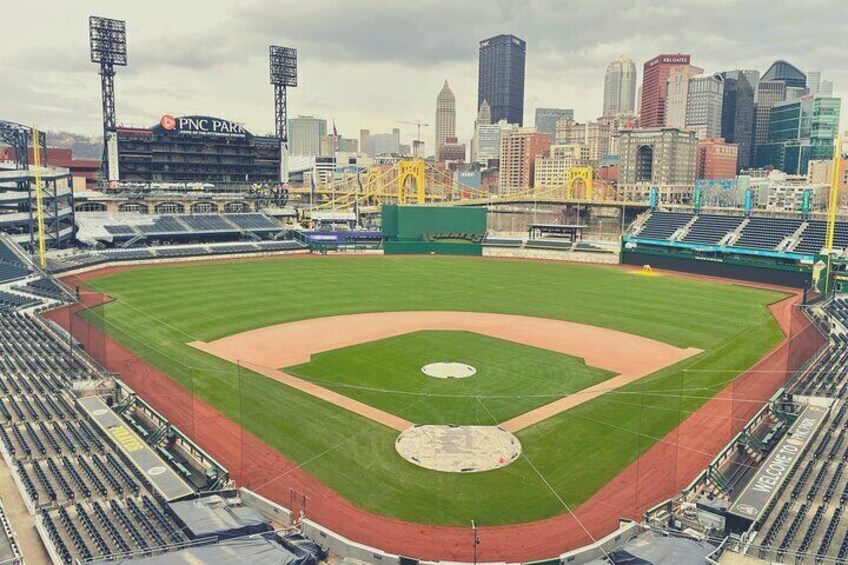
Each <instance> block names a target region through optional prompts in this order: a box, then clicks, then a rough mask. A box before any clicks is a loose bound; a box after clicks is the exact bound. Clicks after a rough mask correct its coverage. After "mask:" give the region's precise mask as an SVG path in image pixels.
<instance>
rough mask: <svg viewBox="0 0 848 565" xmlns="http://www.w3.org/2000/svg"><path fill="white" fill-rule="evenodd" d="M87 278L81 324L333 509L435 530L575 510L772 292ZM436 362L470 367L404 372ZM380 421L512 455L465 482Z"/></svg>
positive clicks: (735, 356) (751, 342) (659, 283)
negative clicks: (481, 435)
mask: <svg viewBox="0 0 848 565" xmlns="http://www.w3.org/2000/svg"><path fill="white" fill-rule="evenodd" d="M87 284H88V285H89V286H90V287H91V288H92V289H94V290H97V291H99V292H103V293H106V294H108V295H109V296H110V297H112V298H114V301H112V302H109V303H107V304H104V305H103V306H100V307H98V308H97V309H95V310H93V311H91V312H88V313H87V316H88V318H89V319H90V320H91V321H92V322H94V323H96V324H97V325H99V326H100V327H101V328H104V329H105V330H106V332H107V333H108V334H109V335H110V336H111V337H112V338H113V339H115V340H116V341H118V342H119V343H121V344H123V345H124V346H126V347H128V348H130V349H132V350H133V351H134V352H135V353H136V354H137V355H138V356H139V357H141V358H142V359H144V360H145V361H147V362H148V363H150V364H151V365H153V366H155V367H156V368H158V369H159V370H161V371H163V372H165V373H167V374H168V375H170V376H171V377H172V378H173V379H175V380H176V381H178V382H179V383H181V384H182V385H183V386H184V387H186V389H187V390H190V391H191V392H192V393H193V394H195V395H196V396H197V397H198V398H200V399H202V400H204V401H205V402H208V403H209V404H211V405H212V406H214V407H215V408H217V409H218V410H220V411H221V412H222V413H224V414H225V415H227V416H228V417H230V418H231V419H232V420H234V421H236V422H238V423H240V424H241V425H242V426H243V427H244V428H245V429H246V430H247V431H249V432H250V433H252V434H254V435H255V436H257V437H259V438H260V439H262V440H263V441H264V442H266V443H267V444H268V445H270V446H271V447H273V448H274V449H276V450H277V451H279V452H280V453H281V454H282V455H284V456H285V457H286V458H288V459H290V460H291V461H294V462H296V463H297V464H298V465H299V466H300V468H301V469H303V470H305V471H307V472H308V473H310V474H312V475H313V476H314V477H316V478H317V479H319V480H320V481H321V482H323V483H324V484H325V485H327V486H328V487H330V488H331V489H333V490H334V491H336V492H337V493H339V494H340V495H341V496H343V497H344V498H346V499H347V500H349V501H350V502H351V503H353V504H355V505H357V506H359V507H361V508H364V509H367V510H370V511H372V512H375V513H378V514H382V515H385V516H390V517H394V518H399V519H402V520H407V521H413V522H420V523H426V524H442V525H458V524H466V523H467V522H468V521H469V520H470V519H475V520H477V521H478V522H479V523H482V524H488V525H495V524H513V523H523V522H529V521H533V520H541V519H544V518H549V517H552V516H555V515H558V514H562V513H564V512H567V511H568V510H569V509H570V508H574V507H575V506H576V505H579V504H580V503H581V502H583V501H585V500H587V499H588V498H589V497H590V496H592V495H593V494H594V493H596V492H597V491H598V490H599V489H600V488H601V487H603V485H605V484H606V483H607V482H609V481H610V480H611V479H612V478H613V477H615V476H616V475H617V474H618V473H620V472H621V471H622V470H623V469H624V468H625V467H627V466H628V465H629V464H630V463H632V462H633V461H634V460H635V459H636V458H637V457H638V456H639V455H640V454H641V453H644V452H645V451H647V450H648V449H649V448H650V447H651V446H652V445H653V444H654V443H655V442H656V441H657V440H658V439H659V438H662V437H663V436H665V435H666V434H667V433H668V432H669V431H670V430H672V429H674V428H675V427H676V426H677V425H679V424H680V422H682V421H683V420H684V419H685V417H686V416H687V415H688V414H690V413H692V412H693V411H694V410H696V409H697V408H698V407H700V406H701V405H702V404H704V403H705V402H706V401H707V400H708V399H709V398H711V397H713V396H714V395H715V394H716V393H717V392H718V391H719V390H721V389H722V388H724V387H725V386H726V385H727V384H728V383H729V382H731V381H732V380H733V378H734V377H735V376H737V375H738V374H740V373H742V372H743V371H745V370H746V369H748V368H749V367H751V366H752V365H753V364H754V363H755V362H756V361H757V360H758V359H760V358H761V357H763V355H764V354H765V353H766V352H768V351H769V350H770V349H771V348H773V347H774V346H775V345H776V344H777V343H778V342H779V341H780V340H781V339H782V337H783V334H782V332H781V330H780V328H779V327H778V325H777V324H776V322H775V320H774V318H773V317H772V315H771V314H770V312H769V310H768V308H767V306H768V305H769V304H772V303H774V302H776V301H777V300H780V299H782V298H784V297H785V295H784V294H782V293H779V292H775V291H769V290H763V289H757V288H751V287H747V286H737V285H730V284H724V283H716V282H710V281H704V280H695V279H687V278H680V277H675V276H667V275H656V276H644V275H642V274H639V273H635V272H633V271H629V270H626V269H620V268H612V267H596V266H581V265H571V264H555V263H544V262H528V261H513V260H492V259H485V260H483V259H466V258H449V257H315V256H298V257H288V258H279V259H264V260H263V259H259V260H250V261H235V262H233V261H229V262H220V263H208V264H207V263H204V264H190V263H188V264H181V265H174V266H168V267H164V268H160V267H152V268H150V267H139V268H134V269H130V270H125V271H122V272H118V273H114V274H109V275H106V276H103V277H101V278H95V279H93V280H90V281H88V282H87ZM378 313H386V314H387V315H388V313H393V314H392V315H391V316H389V317H388V318H386V317H385V316H384V317H377V318H374V317H369V316H375V315H377V314H378ZM416 313H419V314H420V318H421V319H418V316H417V315H416ZM425 313H427V315H432V316H431V317H432V321H431V322H430V321H427V320H429V318H427V316H425ZM433 313H436V314H438V313H449V314H450V316H445V317H444V319H442V318H439V317H438V316H437V315H435V314H433ZM484 314H485V315H503V316H505V317H503V318H485V319H484V318H482V317H481V316H482V315H484ZM366 315H367V316H366ZM433 316H435V317H433ZM316 320H325V322H324V323H323V324H322V325H320V326H313V327H311V329H310V327H308V326H303V325H298V324H307V323H310V321H316ZM416 320H417V321H416ZM532 320H539V322H538V323H536V322H533V321H532ZM555 322H556V323H559V322H562V323H568V324H570V325H567V326H566V325H563V326H552V325H550V324H552V323H555ZM560 327H562V328H563V329H561V330H560V329H558V328H560ZM525 328H526V331H524V330H525ZM307 330H308V332H312V333H310V334H309V335H310V336H311V337H310V339H311V340H312V341H311V342H310V343H305V342H304V343H301V342H300V341H298V339H300V338H298V337H297V336H298V335H301V333H303V332H306V331H307ZM298 332H301V333H298ZM524 334H528V335H529V334H532V336H533V337H532V338H529V337H528V338H525V337H522V336H523V335H524ZM552 334H553V335H554V337H556V336H558V335H559V334H562V336H564V337H562V336H561V337H562V339H561V340H560V341H562V343H560V341H556V340H551V339H549V337H550V336H551V335H552ZM292 336H295V337H292ZM357 336H359V337H357ZM362 336H366V337H362ZM569 339H570V340H571V341H568V340H569ZM192 344H194V345H192ZM197 344H205V345H204V346H205V347H206V350H201V349H199V348H198V346H197ZM315 344H320V345H315ZM216 347H217V349H215V348H216ZM234 347H241V348H243V349H244V351H245V354H244V357H241V355H240V354H239V353H238V352H236V353H233V351H234V349H233V348H234ZM251 348H252V349H251ZM652 348H654V349H652ZM210 351H212V352H211V353H210ZM251 351H252V353H251ZM654 351H657V352H667V353H668V359H670V360H672V361H669V362H668V364H667V365H665V366H664V367H662V368H660V369H659V370H656V371H652V372H650V373H648V372H646V371H649V370H650V369H647V368H645V369H644V370H643V371H641V372H638V371H636V372H632V374H629V376H628V371H627V370H626V367H625V365H624V362H625V361H627V359H631V360H632V364H633V365H639V364H640V363H644V362H645V360H646V358H648V359H647V360H648V361H650V358H655V357H657V355H659V353H657V355H655V354H654ZM628 356H629V357H628ZM301 357H303V358H301ZM242 359H244V361H245V362H244V363H241V362H240V363H239V366H237V365H236V364H235V363H234V362H233V361H234V360H242ZM674 360H676V361H674ZM440 361H451V362H461V363H465V364H468V365H470V366H473V367H474V368H475V369H476V371H477V372H476V374H475V375H474V376H472V377H469V378H465V379H435V378H431V377H428V376H427V375H424V374H423V373H422V372H421V368H422V366H424V365H427V364H428V363H434V362H440ZM644 367H650V365H644ZM644 367H643V368H644ZM528 414H529V415H530V416H529V417H528ZM391 422H402V423H404V422H405V423H409V424H411V425H416V424H452V425H494V424H502V425H503V426H504V427H506V428H508V429H510V431H512V432H513V433H514V434H515V437H516V438H518V440H519V441H520V443H521V457H519V458H518V459H516V460H515V461H514V462H513V463H511V464H509V465H507V466H504V467H503V468H499V469H496V470H492V471H486V472H480V473H445V472H439V471H432V470H428V469H424V468H422V467H419V466H416V465H414V464H412V463H410V462H409V461H407V460H405V459H403V458H402V457H400V456H399V455H398V453H397V452H396V451H395V447H394V444H395V440H396V439H397V437H398V429H399V427H400V426H398V425H394V426H393V425H392V424H391ZM272 480H273V479H272Z"/></svg>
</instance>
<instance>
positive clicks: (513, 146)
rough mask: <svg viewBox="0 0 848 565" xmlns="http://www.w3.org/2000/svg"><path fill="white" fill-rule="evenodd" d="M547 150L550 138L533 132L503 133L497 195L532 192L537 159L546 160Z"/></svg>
mask: <svg viewBox="0 0 848 565" xmlns="http://www.w3.org/2000/svg"><path fill="white" fill-rule="evenodd" d="M550 146H551V138H550V136H548V135H547V134H544V133H538V132H537V131H536V130H535V129H534V128H516V129H513V130H505V131H504V132H502V135H501V152H500V173H499V176H498V192H499V193H500V194H501V195H509V194H515V193H517V192H523V191H525V190H528V189H530V188H532V187H533V180H534V174H535V165H536V159H538V158H539V157H545V156H547V155H548V154H549V150H550Z"/></svg>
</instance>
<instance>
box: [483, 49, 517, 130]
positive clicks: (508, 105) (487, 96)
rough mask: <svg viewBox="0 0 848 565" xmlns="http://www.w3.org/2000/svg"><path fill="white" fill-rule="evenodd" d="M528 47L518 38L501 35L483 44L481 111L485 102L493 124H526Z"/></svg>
mask: <svg viewBox="0 0 848 565" xmlns="http://www.w3.org/2000/svg"><path fill="white" fill-rule="evenodd" d="M526 54H527V44H526V43H525V42H524V41H523V40H521V39H519V38H517V37H515V36H514V35H497V36H495V37H492V38H489V39H484V40H483V41H481V42H480V64H479V69H478V75H477V107H478V108H479V107H480V105H481V104H482V103H483V101H484V100H486V101H488V102H489V106H490V107H491V109H492V122H495V123H496V122H498V121H500V120H506V121H507V122H509V123H511V124H518V125H523V124H524V60H525V57H526Z"/></svg>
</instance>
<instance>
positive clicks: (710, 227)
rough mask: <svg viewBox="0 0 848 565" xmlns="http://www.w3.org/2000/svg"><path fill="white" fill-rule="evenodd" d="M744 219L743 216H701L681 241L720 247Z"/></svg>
mask: <svg viewBox="0 0 848 565" xmlns="http://www.w3.org/2000/svg"><path fill="white" fill-rule="evenodd" d="M743 219H744V218H743V217H742V216H718V215H715V214H700V215H698V219H697V220H695V223H694V224H692V226H691V227H690V228H689V231H688V232H687V233H686V235H685V236H684V237H683V239H682V240H681V241H685V242H686V243H700V244H703V245H718V244H719V242H720V241H721V240H722V239H723V238H724V237H725V236H727V234H729V233H731V232H732V231H734V230H736V229H737V228H738V227H739V224H741V223H742V220H743Z"/></svg>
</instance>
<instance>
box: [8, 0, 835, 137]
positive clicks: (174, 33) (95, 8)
mask: <svg viewBox="0 0 848 565" xmlns="http://www.w3.org/2000/svg"><path fill="white" fill-rule="evenodd" d="M4 4H5V5H4V7H3V10H2V19H3V22H4V24H5V25H4V30H3V38H4V41H3V55H2V57H0V76H2V80H0V118H2V119H7V120H12V121H16V122H22V123H28V124H36V125H38V126H39V127H40V128H41V129H45V130H47V129H49V130H58V129H61V130H69V131H74V132H78V133H83V134H96V133H98V132H99V130H100V120H101V113H100V112H101V110H100V100H99V96H100V83H99V78H98V76H97V69H96V67H95V65H93V64H91V63H89V55H88V29H87V27H88V16H89V15H91V14H95V15H101V16H106V17H112V18H119V19H125V20H127V34H128V44H129V47H128V49H129V66H128V67H126V68H121V69H119V70H118V77H117V79H116V80H117V110H118V121H119V123H123V124H126V125H134V126H149V125H152V124H154V123H156V122H157V121H158V119H159V117H160V116H161V115H162V114H166V113H167V114H174V115H181V114H208V115H213V116H220V117H223V118H227V119H231V120H234V121H239V122H243V123H245V125H246V126H247V127H248V128H249V129H250V130H252V131H253V132H254V133H268V132H270V131H272V130H273V92H272V89H271V86H270V85H269V84H268V68H267V67H268V62H267V49H268V45H270V44H278V45H285V46H291V47H295V48H297V49H298V53H299V59H300V61H299V65H300V68H299V82H300V85H299V86H298V87H297V88H296V89H293V90H291V91H290V94H289V115H290V116H296V115H298V114H311V115H316V116H320V117H323V118H326V119H327V120H328V122H329V121H332V120H333V119H335V121H336V124H337V127H338V130H339V133H340V134H342V135H343V136H345V137H358V132H359V129H360V128H369V129H371V131H372V132H382V131H389V130H390V129H391V128H393V127H400V128H402V129H401V131H402V137H403V139H404V140H405V141H408V140H410V139H412V138H413V137H414V135H415V128H414V126H406V125H401V124H398V123H397V122H398V121H415V120H416V119H421V120H422V121H423V122H428V123H431V124H432V123H433V122H434V112H435V98H436V95H437V93H438V92H439V90H440V88H441V86H442V83H443V82H444V80H445V79H447V80H448V81H449V82H450V85H451V88H452V89H453V91H454V93H455V94H456V97H457V129H458V132H457V133H458V135H459V137H460V139H462V140H467V139H468V138H469V137H470V136H471V129H472V124H473V120H474V116H475V106H476V103H477V42H478V41H479V40H481V39H484V38H486V37H490V36H493V35H497V34H500V33H513V34H515V35H517V36H519V37H521V38H522V39H524V40H526V41H527V76H526V89H525V123H526V124H528V125H530V124H532V120H533V118H532V116H533V110H534V109H535V108H536V107H538V106H553V107H562V108H573V109H574V110H575V114H576V117H577V119H578V120H581V121H583V120H587V119H594V118H595V117H597V116H598V115H599V114H600V112H601V95H602V92H603V75H604V70H605V68H606V65H607V63H608V62H609V61H610V60H611V59H613V58H614V57H617V56H619V55H622V54H623V55H626V56H629V57H631V58H633V59H634V60H635V61H636V62H637V67H638V68H639V74H640V77H639V78H640V81H641V65H642V63H643V62H644V61H645V60H647V59H649V58H651V57H652V56H654V55H655V54H657V53H675V52H684V53H690V54H691V55H692V63H693V64H694V65H697V66H699V67H702V68H704V69H705V70H706V71H707V72H715V71H722V70H728V69H736V68H751V69H757V70H759V71H760V72H763V71H765V70H766V68H767V67H768V66H769V65H770V64H771V62H772V61H773V60H775V59H778V58H782V59H786V60H788V61H790V62H792V63H793V64H795V65H796V66H798V67H799V68H801V69H802V70H805V71H808V70H820V71H822V72H823V75H824V78H825V79H828V80H832V81H833V82H834V83H835V85H836V89H835V90H836V95H837V96H838V95H840V94H842V95H843V97H844V98H845V99H846V103H843V110H842V114H843V119H842V124H843V129H844V128H845V127H846V124H847V123H848V118H845V117H844V116H845V115H846V114H848V64H846V62H845V56H846V53H848V48H846V45H848V43H846V41H848V40H846V35H845V29H846V21H848V2H846V1H845V0H804V1H803V2H797V1H789V0H696V1H690V0H674V1H665V0H648V1H646V0H585V1H584V0H488V1H476V0H475V1H467V0H446V1H443V0H417V1H412V2H409V1H395V0H367V1H358V0H349V1H346V2H342V1H339V0H241V1H225V0H203V1H195V0H169V1H167V2H166V1H163V0H143V1H135V2H126V1H125V2H117V1H115V0H110V1H103V0H90V1H76V2H69V1H67V0H41V1H39V2H15V3H13V2H11V1H8V2H4ZM9 24H12V25H9ZM425 132H426V136H425V135H422V137H424V138H425V140H426V141H427V148H428V150H430V149H431V148H432V136H433V130H432V128H430V129H429V130H426V129H425Z"/></svg>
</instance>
